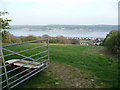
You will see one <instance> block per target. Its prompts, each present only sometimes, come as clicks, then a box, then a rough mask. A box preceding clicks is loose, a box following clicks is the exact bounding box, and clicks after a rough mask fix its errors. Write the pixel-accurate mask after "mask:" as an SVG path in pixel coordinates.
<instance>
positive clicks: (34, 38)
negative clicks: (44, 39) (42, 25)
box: [20, 35, 39, 42]
mask: <svg viewBox="0 0 120 90" xmlns="http://www.w3.org/2000/svg"><path fill="white" fill-rule="evenodd" d="M20 39H21V41H22V42H27V41H32V40H38V39H39V38H38V37H36V36H33V35H29V36H21V37H20Z"/></svg>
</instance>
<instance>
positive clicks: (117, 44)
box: [104, 31, 120, 54]
mask: <svg viewBox="0 0 120 90" xmlns="http://www.w3.org/2000/svg"><path fill="white" fill-rule="evenodd" d="M104 46H105V47H107V49H108V50H110V51H112V52H113V53H115V54H120V31H111V32H110V33H109V34H108V35H107V36H106V38H105V40H104Z"/></svg>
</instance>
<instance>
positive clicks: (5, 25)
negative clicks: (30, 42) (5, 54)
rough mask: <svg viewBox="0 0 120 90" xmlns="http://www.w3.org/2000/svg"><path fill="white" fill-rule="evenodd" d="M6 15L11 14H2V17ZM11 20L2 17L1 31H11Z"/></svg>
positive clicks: (0, 18)
mask: <svg viewBox="0 0 120 90" xmlns="http://www.w3.org/2000/svg"><path fill="white" fill-rule="evenodd" d="M6 14H9V13H8V12H5V11H4V12H0V16H4V15H6ZM10 21H11V20H10V19H7V18H6V19H3V18H2V17H0V31H2V30H5V29H10V27H9V22H10Z"/></svg>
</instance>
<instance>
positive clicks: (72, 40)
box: [70, 39, 80, 44]
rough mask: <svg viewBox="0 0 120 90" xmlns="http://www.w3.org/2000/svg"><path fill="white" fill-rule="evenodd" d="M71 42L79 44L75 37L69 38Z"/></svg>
mask: <svg viewBox="0 0 120 90" xmlns="http://www.w3.org/2000/svg"><path fill="white" fill-rule="evenodd" d="M70 41H71V44H80V42H79V40H77V39H71V40H70Z"/></svg>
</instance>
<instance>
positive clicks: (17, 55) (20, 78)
mask: <svg viewBox="0 0 120 90" xmlns="http://www.w3.org/2000/svg"><path fill="white" fill-rule="evenodd" d="M2 51H3V53H1V57H0V62H1V65H0V79H1V82H0V85H1V87H0V89H11V88H14V87H15V86H17V85H19V84H20V83H22V82H24V81H25V80H27V79H29V78H31V77H32V76H34V75H35V74H37V73H39V72H40V71H42V70H44V69H45V68H47V67H48V66H49V63H50V57H49V56H50V55H49V40H48V39H40V40H34V41H28V42H22V43H15V44H10V45H4V46H2Z"/></svg>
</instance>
